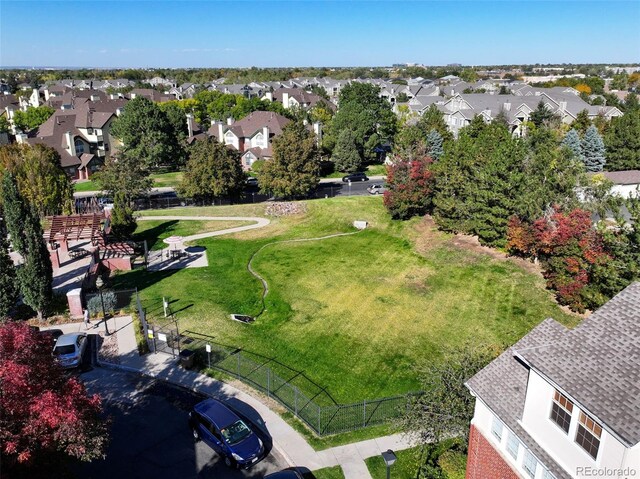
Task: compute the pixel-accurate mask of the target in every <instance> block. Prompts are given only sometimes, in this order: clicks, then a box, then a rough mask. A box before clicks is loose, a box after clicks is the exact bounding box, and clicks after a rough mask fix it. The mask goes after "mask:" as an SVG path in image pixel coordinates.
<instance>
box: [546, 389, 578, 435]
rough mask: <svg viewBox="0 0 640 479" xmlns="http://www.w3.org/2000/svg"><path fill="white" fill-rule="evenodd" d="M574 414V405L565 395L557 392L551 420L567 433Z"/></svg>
mask: <svg viewBox="0 0 640 479" xmlns="http://www.w3.org/2000/svg"><path fill="white" fill-rule="evenodd" d="M572 412H573V403H572V402H571V401H570V400H569V399H568V398H567V397H566V396H565V395H563V394H561V393H560V392H558V391H556V392H555V394H554V395H553V404H552V406H551V416H550V419H551V420H552V421H553V422H555V423H556V424H557V425H558V426H560V429H562V430H563V431H564V432H566V433H568V432H569V426H570V425H571V413H572Z"/></svg>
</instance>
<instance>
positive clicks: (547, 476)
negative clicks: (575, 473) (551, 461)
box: [542, 469, 556, 479]
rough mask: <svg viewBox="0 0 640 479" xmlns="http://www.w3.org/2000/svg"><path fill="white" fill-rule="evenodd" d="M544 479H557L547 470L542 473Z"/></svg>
mask: <svg viewBox="0 0 640 479" xmlns="http://www.w3.org/2000/svg"><path fill="white" fill-rule="evenodd" d="M542 479H556V477H555V476H554V475H553V474H551V473H550V472H549V471H547V470H546V469H545V471H544V472H543V473H542Z"/></svg>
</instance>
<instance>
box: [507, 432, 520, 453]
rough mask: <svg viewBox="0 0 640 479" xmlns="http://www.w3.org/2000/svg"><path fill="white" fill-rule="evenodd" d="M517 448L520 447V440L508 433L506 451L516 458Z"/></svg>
mask: <svg viewBox="0 0 640 479" xmlns="http://www.w3.org/2000/svg"><path fill="white" fill-rule="evenodd" d="M518 449H520V441H519V440H518V438H517V437H516V436H514V435H513V434H511V433H510V434H509V439H507V452H508V453H509V454H510V455H511V457H513V458H514V459H517V458H518Z"/></svg>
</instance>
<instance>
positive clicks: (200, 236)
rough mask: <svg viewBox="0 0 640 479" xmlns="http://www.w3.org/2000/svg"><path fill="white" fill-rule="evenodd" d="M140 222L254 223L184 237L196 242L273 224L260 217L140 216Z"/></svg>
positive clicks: (184, 239)
mask: <svg viewBox="0 0 640 479" xmlns="http://www.w3.org/2000/svg"><path fill="white" fill-rule="evenodd" d="M136 219H138V220H143V221H144V220H156V221H158V220H160V221H161V220H178V221H253V222H254V223H253V224H251V225H245V226H236V227H234V228H227V229H224V230H218V231H209V232H208V233H198V234H195V235H190V236H184V237H183V238H182V239H183V241H195V240H199V239H203V238H211V237H213V236H222V235H228V234H232V233H240V232H242V231H248V230H254V229H256V228H264V227H265V226H268V225H269V224H270V223H271V220H270V219H268V218H262V217H260V216H144V215H140V216H138V217H137V218H136Z"/></svg>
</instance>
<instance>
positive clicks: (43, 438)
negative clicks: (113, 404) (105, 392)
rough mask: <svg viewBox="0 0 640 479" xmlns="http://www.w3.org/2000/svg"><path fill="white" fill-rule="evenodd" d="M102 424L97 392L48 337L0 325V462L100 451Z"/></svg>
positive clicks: (88, 456) (8, 464)
mask: <svg viewBox="0 0 640 479" xmlns="http://www.w3.org/2000/svg"><path fill="white" fill-rule="evenodd" d="M107 437H108V436H107V426H106V423H105V420H104V418H103V417H102V407H101V400H100V397H99V396H98V395H93V396H89V395H88V394H87V392H86V390H85V388H84V385H83V384H82V383H80V382H79V381H78V379H76V378H75V377H70V376H68V375H67V374H66V373H65V372H64V371H63V370H62V369H61V368H60V366H59V365H58V364H57V363H56V362H55V360H54V358H53V357H52V355H51V342H50V340H49V339H48V338H44V337H43V335H41V334H38V333H37V332H36V331H34V330H33V329H32V328H30V327H29V326H28V325H26V324H24V323H5V324H2V325H0V447H1V451H0V452H1V456H2V463H3V468H5V470H6V469H12V468H15V467H18V466H21V467H20V468H24V467H33V466H37V465H38V464H39V463H42V462H48V461H51V460H53V459H52V458H54V457H57V455H58V454H62V455H66V456H71V457H74V458H78V459H80V460H84V461H90V460H92V459H94V458H97V457H101V456H102V455H103V451H104V448H105V446H106V442H107Z"/></svg>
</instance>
